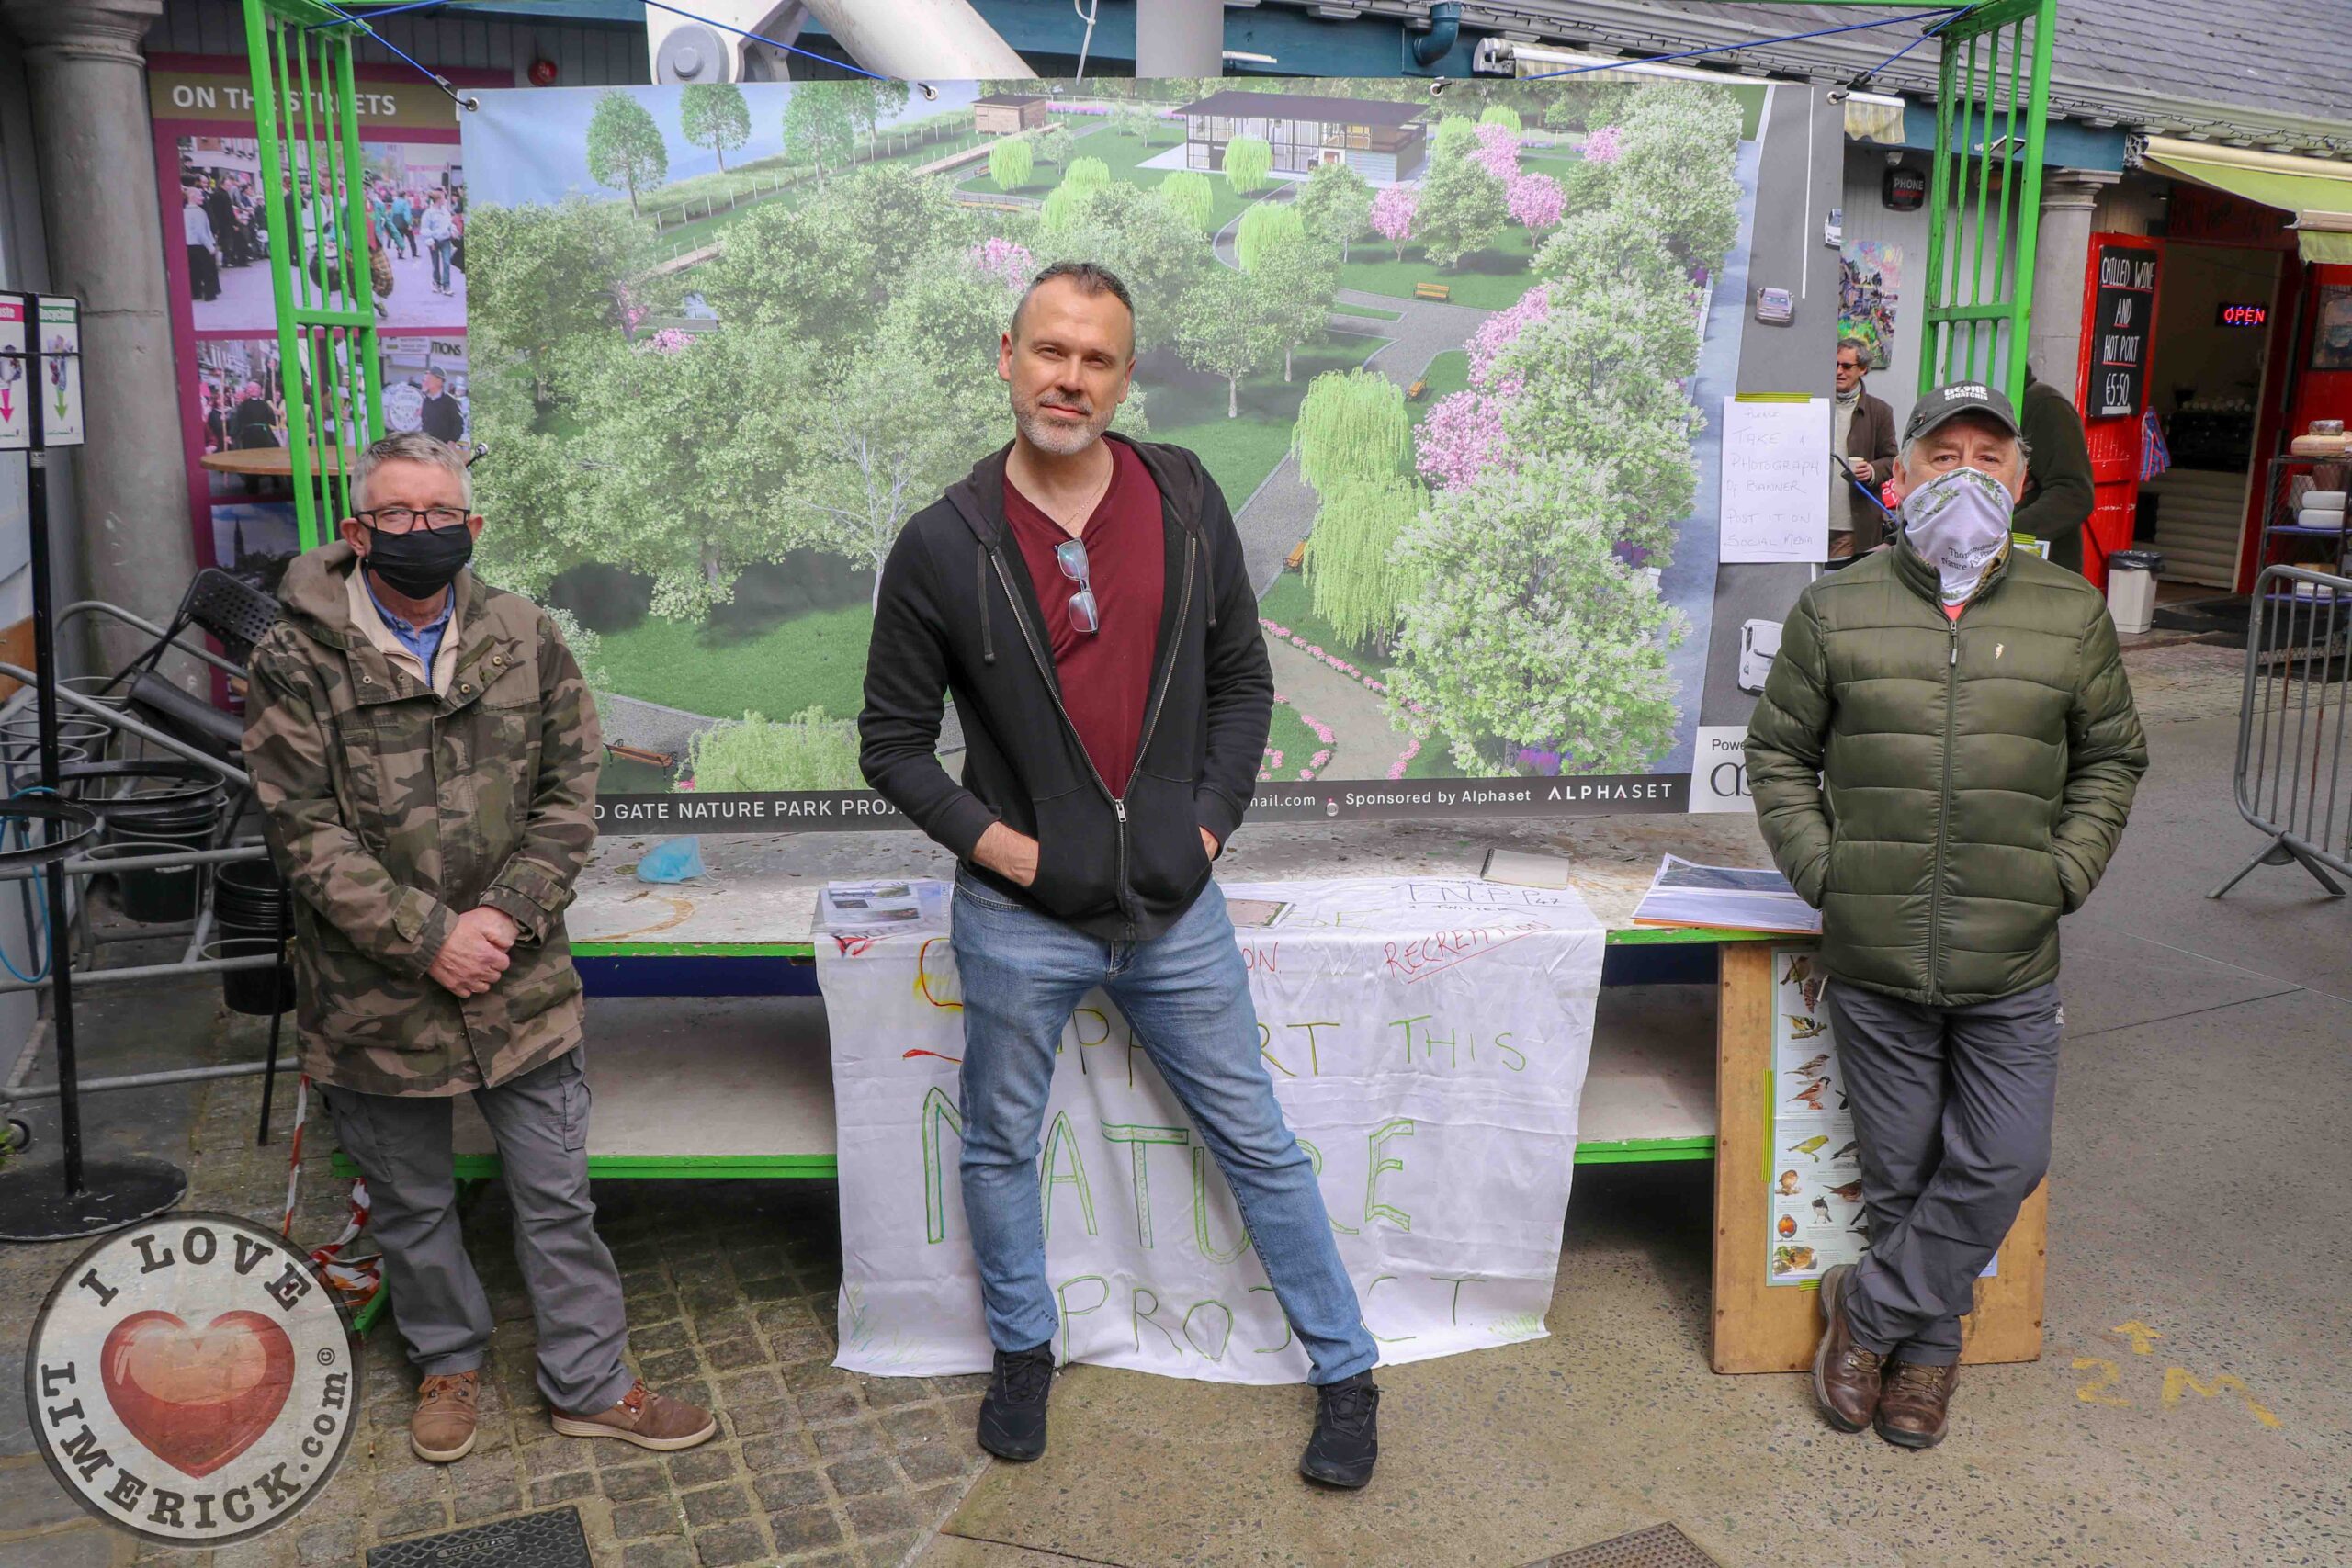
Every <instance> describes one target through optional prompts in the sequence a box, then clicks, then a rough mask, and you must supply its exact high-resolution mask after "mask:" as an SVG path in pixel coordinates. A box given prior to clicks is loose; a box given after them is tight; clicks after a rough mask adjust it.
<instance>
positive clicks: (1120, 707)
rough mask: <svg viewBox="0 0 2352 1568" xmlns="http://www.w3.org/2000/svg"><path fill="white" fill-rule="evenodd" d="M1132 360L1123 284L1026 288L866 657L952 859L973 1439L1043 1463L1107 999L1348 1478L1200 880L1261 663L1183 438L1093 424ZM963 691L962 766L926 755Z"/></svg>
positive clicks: (1315, 1293)
mask: <svg viewBox="0 0 2352 1568" xmlns="http://www.w3.org/2000/svg"><path fill="white" fill-rule="evenodd" d="M1135 362H1136V337H1135V307H1134V302H1133V300H1132V299H1130V298H1129V297H1128V294H1127V288H1126V285H1125V284H1124V283H1122V282H1120V281H1119V279H1118V278H1117V277H1115V276H1113V275H1112V274H1111V273H1110V272H1109V271H1107V270H1106V269H1104V268H1103V267H1101V266H1099V265H1095V264H1093V263H1091V262H1077V261H1066V262H1057V263H1055V264H1054V265H1051V266H1049V267H1047V268H1046V270H1045V271H1043V272H1041V273H1039V274H1038V275H1037V276H1035V278H1034V279H1033V280H1032V281H1031V282H1030V285H1029V288H1028V289H1027V290H1026V291H1025V292H1023V295H1022V296H1021V299H1020V302H1019V303H1018V304H1017V305H1016V306H1015V307H1014V308H1013V311H1012V322H1011V324H1010V326H1009V327H1008V328H1007V329H1006V331H1005V332H1004V333H1003V334H1002V335H1001V337H1000V339H999V340H998V344H997V374H998V376H999V377H1001V378H1002V379H1003V380H1004V381H1005V382H1006V383H1007V384H1008V385H1009V387H1010V389H1011V393H1012V422H1013V430H1014V438H1013V440H1012V441H1011V442H1010V443H1008V444H1007V445H1006V446H1003V447H1001V448H1000V449H998V450H997V451H994V452H991V453H989V455H988V456H987V457H982V458H981V459H980V460H979V462H978V463H977V464H975V465H974V466H973V468H972V471H971V474H970V475H969V476H968V477H967V478H965V479H959V480H957V481H956V483H955V484H954V485H952V486H951V487H949V489H948V491H947V493H946V495H945V496H944V497H943V498H941V499H940V500H939V501H937V502H933V504H931V505H929V506H927V507H925V508H923V509H922V511H921V512H919V513H916V514H915V515H914V517H913V518H911V519H910V521H909V522H908V524H907V525H906V528H905V530H904V531H903V532H901V533H900V534H899V541H898V544H897V545H896V546H895V547H892V549H891V551H890V558H889V559H888V561H887V562H885V563H884V565H883V568H882V581H881V585H880V589H879V592H878V594H877V596H876V607H875V612H874V638H873V646H872V648H871V649H870V650H869V651H868V653H867V655H866V662H865V711H864V712H863V713H861V714H860V715H859V716H858V732H859V736H860V739H861V742H862V750H860V752H859V756H858V765H859V767H860V769H861V770H862V771H863V772H864V773H865V777H866V780H867V782H869V783H870V784H873V786H874V787H875V788H876V790H879V791H880V792H881V793H882V795H883V796H884V797H885V798H887V799H888V801H889V802H890V803H891V804H892V805H894V806H896V807H899V810H901V811H903V812H905V813H906V814H907V818H908V820H910V822H912V823H913V824H914V825H915V826H916V827H918V828H920V829H922V830H923V831H924V832H925V833H927V834H929V835H930V836H931V837H932V838H933V840H936V841H937V842H939V843H940V844H942V845H944V846H945V847H946V848H947V849H948V850H950V851H952V852H954V854H955V855H956V861H957V866H956V898H955V917H954V920H953V925H954V931H953V945H954V949H955V953H956V965H957V967H958V969H959V970H960V972H961V973H962V975H963V980H964V994H965V995H966V996H967V998H972V1001H971V1004H970V1005H969V1006H968V1007H967V1008H966V1009H965V1011H964V1064H963V1117H964V1128H963V1136H964V1154H963V1183H964V1216H965V1219H966V1221H967V1223H968V1224H969V1226H970V1229H971V1235H972V1251H973V1253H974V1255H975V1257H976V1258H978V1262H979V1269H980V1299H981V1303H982V1306H983V1308H984V1310H985V1314H986V1316H987V1319H988V1330H989V1340H990V1341H991V1342H992V1343H993V1344H994V1346H995V1348H996V1367H995V1375H994V1376H993V1377H992V1378H991V1379H990V1381H989V1391H988V1394H987V1396H986V1398H985V1399H984V1400H983V1401H982V1402H981V1404H980V1416H979V1434H978V1435H979V1444H980V1446H981V1447H982V1448H984V1449H986V1450H988V1451H989V1452H990V1453H992V1454H994V1455H996V1456H997V1457H998V1458H1000V1459H1004V1460H1011V1461H1026V1460H1034V1459H1035V1458H1036V1457H1037V1456H1038V1455H1040V1454H1042V1453H1044V1452H1045V1450H1046V1401H1047V1397H1048V1396H1049V1395H1050V1394H1051V1393H1052V1391H1053V1381H1054V1359H1055V1356H1054V1337H1055V1333H1056V1329H1057V1326H1058V1325H1059V1322H1060V1316H1059V1314H1058V1312H1057V1307H1056V1301H1055V1296H1054V1290H1053V1286H1052V1284H1051V1283H1050V1282H1049V1280H1047V1278H1046V1247H1045V1242H1044V1239H1043V1236H1044V1233H1043V1231H1042V1230H1041V1229H1040V1225H1041V1219H1040V1214H1041V1204H1040V1201H1039V1194H1038V1187H1037V1149H1038V1140H1039V1134H1041V1133H1042V1132H1043V1130H1044V1123H1045V1113H1046V1094H1047V1092H1048V1091H1049V1090H1050V1089H1052V1087H1053V1078H1054V1059H1055V1057H1056V1055H1057V1054H1058V1052H1059V1049H1060V1042H1061V1037H1062V1031H1063V1029H1064V1028H1065V1027H1067V1026H1068V1024H1069V1020H1070V1013H1071V1010H1073V1009H1074V1008H1076V1007H1077V1006H1078V1004H1079V1002H1080V1000H1082V999H1083V998H1085V996H1086V994H1087V993H1088V992H1089V991H1091V990H1092V989H1094V988H1095V987H1098V986H1099V987H1103V989H1104V990H1105V991H1107V992H1108V993H1109V994H1110V997H1111V998H1112V999H1113V1000H1114V1002H1116V1003H1117V1004H1118V1005H1119V1007H1120V1009H1121V1010H1123V1011H1124V1012H1125V1014H1126V1016H1127V1019H1128V1021H1130V1022H1131V1023H1132V1025H1133V1026H1134V1031H1135V1036H1136V1043H1138V1044H1141V1045H1142V1046H1143V1047H1144V1048H1145V1050H1146V1051H1147V1052H1148V1054H1149V1055H1150V1057H1151V1060H1152V1062H1153V1064H1154V1065H1155V1066H1158V1067H1159V1071H1160V1075H1161V1077H1164V1078H1165V1079H1166V1080H1167V1083H1168V1087H1169V1088H1170V1090H1172V1091H1173V1092H1174V1094H1175V1095H1176V1097H1177V1099H1178V1100H1181V1101H1182V1104H1183V1106H1184V1109H1185V1110H1186V1111H1188V1112H1189V1113H1190V1114H1191V1116H1192V1119H1193V1124H1194V1125H1195V1126H1196V1127H1197V1128H1198V1129H1199V1131H1200V1134H1201V1138H1202V1141H1203V1142H1204V1144H1206V1145H1207V1146H1208V1148H1209V1149H1210V1151H1211V1152H1212V1153H1213V1154H1214V1155H1215V1156H1216V1163H1217V1168H1218V1169H1220V1170H1221V1171H1223V1172H1224V1173H1225V1178H1226V1180H1227V1182H1228V1183H1229V1184H1230V1185H1231V1187H1232V1189H1233V1195H1234V1198H1235V1200H1236V1201H1238V1203H1239V1204H1240V1206H1241V1212H1242V1213H1244V1214H1246V1215H1248V1216H1249V1222H1248V1223H1249V1228H1250V1235H1251V1236H1252V1237H1253V1238H1254V1239H1255V1242H1256V1246H1257V1248H1258V1260H1259V1262H1260V1263H1261V1264H1262V1265H1264V1267H1265V1269H1266V1276H1267V1279H1268V1280H1270V1281H1271V1282H1272V1287H1273V1292H1274V1298H1275V1300H1276V1301H1278V1302H1279V1303H1281V1304H1282V1309H1283V1314H1284V1315H1285V1316H1286V1317H1287V1318H1288V1319H1289V1321H1290V1325H1291V1329H1292V1331H1293V1333H1294V1334H1295V1337H1297V1339H1298V1341H1299V1343H1300V1345H1301V1346H1302V1347H1303V1348H1305V1350H1306V1359H1307V1362H1308V1365H1309V1368H1310V1371H1309V1372H1308V1374H1307V1375H1308V1381H1310V1382H1313V1383H1314V1384H1315V1385H1316V1394H1317V1398H1316V1416H1315V1432H1314V1436H1313V1437H1312V1438H1310V1439H1309V1440H1308V1443H1307V1446H1306V1453H1305V1455H1304V1456H1303V1457H1302V1458H1301V1459H1300V1461H1299V1471H1300V1472H1301V1473H1302V1474H1304V1475H1305V1476H1306V1478H1307V1479H1308V1480H1310V1481H1314V1482H1318V1483H1322V1484H1325V1485H1330V1486H1341V1487H1359V1486H1363V1484H1365V1483H1367V1482H1369V1481H1371V1479H1372V1472H1373V1467H1374V1461H1375V1459H1376V1458H1377V1455H1378V1451H1379V1438H1378V1432H1377V1427H1376V1420H1375V1418H1376V1416H1377V1414H1378V1410H1379V1404H1380V1390H1379V1388H1378V1386H1377V1385H1375V1384H1374V1382H1373V1379H1372V1368H1373V1364H1374V1362H1375V1361H1376V1360H1378V1359H1379V1349H1378V1347H1377V1346H1375V1345H1374V1343H1373V1338H1372V1335H1371V1334H1370V1332H1369V1331H1368V1330H1366V1329H1365V1327H1364V1325H1363V1308H1362V1306H1361V1304H1360V1303H1358V1301H1357V1299H1356V1291H1355V1286H1354V1284H1353V1283H1352V1282H1351V1280H1349V1278H1348V1273H1347V1269H1346V1268H1345V1267H1344V1266H1343V1265H1342V1264H1341V1262H1340V1252H1339V1247H1337V1245H1336V1244H1335V1243H1334V1242H1333V1241H1332V1239H1331V1219H1330V1215H1329V1211H1328V1210H1326V1209H1325V1207H1324V1204H1323V1194H1322V1191H1321V1190H1320V1189H1319V1188H1318V1187H1317V1184H1316V1179H1315V1167H1314V1164H1313V1163H1312V1160H1311V1156H1308V1154H1307V1153H1306V1150H1305V1149H1303V1148H1302V1147H1300V1145H1299V1142H1298V1139H1297V1137H1296V1136H1295V1134H1293V1133H1292V1132H1291V1130H1290V1127H1289V1125H1288V1123H1287V1122H1284V1121H1283V1111H1282V1105H1281V1102H1280V1101H1278V1100H1276V1099H1275V1098H1274V1086H1273V1082H1272V1077H1271V1076H1270V1075H1269V1073H1268V1072H1267V1069H1266V1063H1265V1060H1264V1058H1263V1057H1262V1056H1261V1055H1260V1054H1259V1044H1258V1043H1259V1034H1258V1018H1257V1012H1256V1010H1255V1007H1254V1005H1253V1003H1252V1002H1251V1000H1250V983H1249V976H1247V975H1246V974H1245V973H1244V972H1243V968H1242V964H1241V956H1240V950H1239V949H1238V947H1236V946H1235V944H1234V935H1233V920H1232V917H1231V916H1229V915H1228V914H1227V912H1226V906H1225V897H1224V895H1223V894H1222V893H1221V892H1220V891H1219V890H1218V888H1217V886H1216V879H1215V878H1214V877H1212V876H1211V875H1210V867H1211V863H1213V862H1214V861H1215V859H1216V856H1217V855H1218V854H1219V853H1220V852H1223V850H1224V849H1225V846H1226V844H1227V841H1228V840H1231V838H1232V837H1233V833H1234V829H1237V828H1238V827H1239V826H1240V825H1241V818H1242V814H1243V813H1244V812H1245V811H1247V810H1248V809H1249V807H1250V796H1251V795H1252V794H1253V793H1254V792H1255V790H1256V787H1257V777H1258V765H1259V761H1260V759H1261V757H1262V756H1263V755H1264V752H1265V746H1266V726H1267V722H1268V720H1269V718H1270V716H1272V711H1273V700H1274V681H1273V673H1272V669H1271V667H1270V665H1269V664H1268V661H1267V656H1266V641H1265V637H1264V636H1263V635H1262V634H1261V632H1260V631H1259V628H1258V604H1257V600H1256V597H1255V596H1254V595H1253V594H1252V592H1250V579H1249V575H1248V570H1247V569H1246V567H1245V566H1244V564H1243V559H1242V552H1241V541H1240V538H1239V536H1238V535H1237V534H1236V533H1235V530H1234V525H1233V513H1232V511H1231V510H1230V509H1229V508H1228V507H1227V503H1226V499H1225V495H1224V493H1223V492H1222V491H1219V490H1218V489H1217V485H1216V480H1215V479H1212V478H1211V477H1210V476H1209V473H1208V470H1207V469H1206V468H1204V467H1203V466H1202V464H1201V460H1200V458H1199V457H1195V456H1194V455H1193V454H1192V453H1191V452H1188V451H1186V450H1185V449H1184V448H1182V447H1181V446H1162V445H1159V444H1157V443H1152V442H1142V441H1129V440H1127V439H1125V437H1123V436H1116V435H1108V434H1105V430H1106V427H1107V426H1108V425H1109V424H1110V423H1111V420H1112V418H1113V416H1114V415H1115V414H1116V413H1117V412H1118V411H1119V405H1120V404H1121V403H1122V402H1124V401H1125V400H1126V396H1127V392H1128V389H1129V388H1130V387H1131V385H1132V383H1133V377H1134V374H1135ZM951 693H952V694H954V697H955V702H956V715H957V716H958V717H959V718H960V719H961V720H962V722H963V727H964V741H965V762H964V773H963V777H962V779H961V780H960V781H959V780H957V779H955V778H952V777H950V776H949V775H948V773H947V772H946V771H945V770H944V768H942V767H941V766H940V764H939V757H938V750H937V749H938V742H939V728H940V724H941V722H942V719H943V716H944V702H945V699H946V697H947V695H948V694H951ZM1188 829H1189V830H1188Z"/></svg>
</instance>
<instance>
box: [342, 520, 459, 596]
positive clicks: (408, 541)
mask: <svg viewBox="0 0 2352 1568" xmlns="http://www.w3.org/2000/svg"><path fill="white" fill-rule="evenodd" d="M372 538H373V541H374V542H373V545H372V546H371V547H370V548H369V549H368V570H370V571H373V572H374V573H375V574H376V576H377V578H378V579H379V581H382V582H383V583H384V585H385V586H386V587H388V588H390V589H391V591H392V592H395V593H404V594H406V595H407V596H408V597H410V598H411V599H430V598H432V597H433V596H434V595H435V594H436V593H438V592H441V590H443V589H444V588H447V587H448V586H449V584H450V583H451V582H452V581H456V579H457V575H458V572H460V571H462V570H465V565H466V563H467V562H468V561H469V560H471V559H473V555H474V535H473V530H472V529H470V528H469V527H467V526H466V525H464V524H463V523H452V524H451V525H449V526H447V528H412V529H410V530H409V531H408V532H407V533H405V534H387V533H384V532H383V531H382V530H380V529H377V530H374V531H372Z"/></svg>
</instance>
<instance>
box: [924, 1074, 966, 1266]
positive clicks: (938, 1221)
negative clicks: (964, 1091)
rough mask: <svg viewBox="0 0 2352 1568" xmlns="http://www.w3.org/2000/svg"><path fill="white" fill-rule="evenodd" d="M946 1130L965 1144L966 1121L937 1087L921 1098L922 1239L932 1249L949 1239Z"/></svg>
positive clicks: (925, 1091)
mask: <svg viewBox="0 0 2352 1568" xmlns="http://www.w3.org/2000/svg"><path fill="white" fill-rule="evenodd" d="M943 1126H944V1127H945V1128H947V1129H948V1131H950V1132H952V1133H954V1134H956V1142H957V1143H961V1142H963V1141H964V1118H963V1117H962V1116H960V1115H958V1114H957V1113H956V1102H955V1101H954V1100H950V1099H948V1098H947V1096H946V1095H945V1094H944V1093H942V1092H941V1091H940V1089H938V1087H937V1086H936V1085H934V1086H933V1087H932V1088H930V1089H925V1090H923V1095H922V1216H923V1235H925V1236H926V1237H927V1238H928V1239H929V1240H930V1241H931V1243H932V1244H933V1246H937V1245H938V1244H939V1243H940V1242H943V1241H945V1240H946V1239H947V1193H946V1182H947V1162H946V1161H945V1160H944V1159H943V1158H941V1157H940V1149H939V1129H940V1128H941V1127H943Z"/></svg>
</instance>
